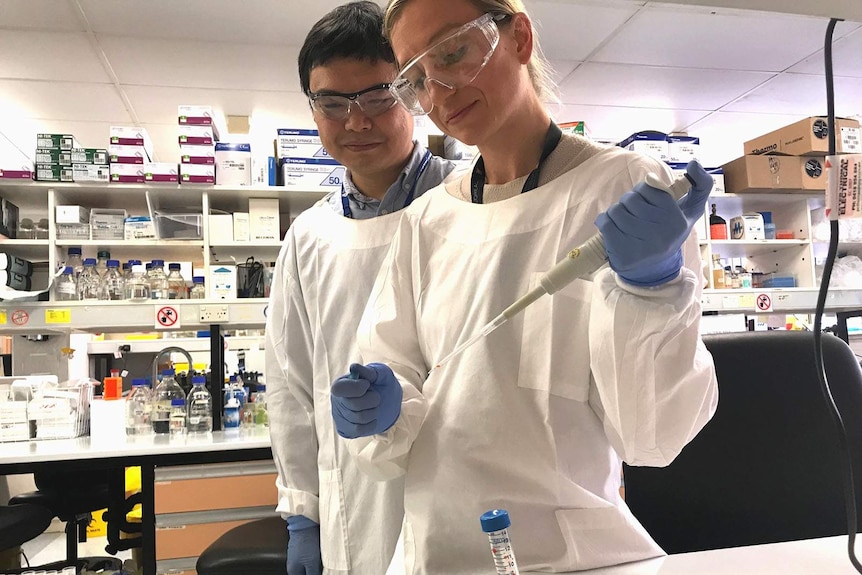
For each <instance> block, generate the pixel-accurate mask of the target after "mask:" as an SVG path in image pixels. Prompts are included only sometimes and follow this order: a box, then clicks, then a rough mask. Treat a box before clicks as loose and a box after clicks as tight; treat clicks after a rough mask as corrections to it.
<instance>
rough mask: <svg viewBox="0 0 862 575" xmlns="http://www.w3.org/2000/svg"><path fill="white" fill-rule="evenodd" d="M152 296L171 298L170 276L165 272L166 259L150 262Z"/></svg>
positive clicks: (152, 297)
mask: <svg viewBox="0 0 862 575" xmlns="http://www.w3.org/2000/svg"><path fill="white" fill-rule="evenodd" d="M150 263H151V264H152V267H150V274H149V275H150V298H151V299H169V298H170V289H169V286H168V276H167V275H166V274H165V260H153V261H152V262H150Z"/></svg>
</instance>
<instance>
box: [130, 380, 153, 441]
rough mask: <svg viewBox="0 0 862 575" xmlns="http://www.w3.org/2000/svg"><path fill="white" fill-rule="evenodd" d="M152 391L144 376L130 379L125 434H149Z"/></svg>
mask: <svg viewBox="0 0 862 575" xmlns="http://www.w3.org/2000/svg"><path fill="white" fill-rule="evenodd" d="M151 403H152V392H151V390H150V383H149V382H148V381H147V380H146V379H144V378H135V379H133V380H132V392H131V393H130V394H129V396H128V397H127V398H126V435H150V434H151V433H152V432H153V424H152V423H151V422H150V406H151Z"/></svg>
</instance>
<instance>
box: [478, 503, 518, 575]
mask: <svg viewBox="0 0 862 575" xmlns="http://www.w3.org/2000/svg"><path fill="white" fill-rule="evenodd" d="M479 522H480V523H481V524H482V531H484V532H485V533H487V534H488V541H489V542H490V543H491V555H492V556H493V557H494V567H495V568H496V570H497V575H518V562H517V561H516V560H515V552H514V551H513V550H512V540H511V539H510V538H509V526H510V525H511V524H512V522H511V521H510V520H509V512H508V511H506V510H505V509H492V510H491V511H486V512H485V513H483V514H482V516H481V517H480V518H479Z"/></svg>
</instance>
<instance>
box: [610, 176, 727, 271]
mask: <svg viewBox="0 0 862 575" xmlns="http://www.w3.org/2000/svg"><path fill="white" fill-rule="evenodd" d="M686 173H687V174H688V176H689V177H690V178H691V179H692V181H694V184H693V185H692V187H691V190H690V191H689V192H688V194H686V195H685V197H683V198H682V199H681V200H679V202H677V201H676V200H675V199H674V198H673V197H672V196H671V195H670V194H669V193H667V192H665V191H664V190H659V189H656V188H653V187H651V186H648V185H647V184H646V183H643V182H642V183H640V184H638V185H636V186H635V187H634V189H633V190H632V191H630V192H626V193H625V194H624V195H623V197H622V198H620V201H619V202H617V203H616V204H614V205H613V206H611V207H610V208H609V209H608V211H607V212H605V213H603V214H600V215H599V217H597V218H596V226H597V227H598V228H599V231H600V232H601V234H602V237H603V239H604V243H605V249H606V250H607V252H608V261H609V262H610V265H611V269H613V270H614V271H615V272H617V274H619V276H620V277H621V278H622V279H623V280H625V281H626V282H628V283H630V284H632V285H636V286H643V287H649V286H657V285H661V284H663V283H666V282H669V281H670V280H672V279H674V278H675V277H677V276H678V275H679V270H680V269H681V268H682V264H683V261H682V249H681V248H682V244H683V243H684V242H685V239H686V238H687V237H688V235H689V233H690V232H691V228H692V226H694V224H695V222H696V221H697V220H698V219H699V218H700V217H701V216H703V215H704V206H705V205H706V200H707V198H708V197H709V192H710V191H711V190H712V186H713V179H712V176H711V175H710V174H708V173H707V172H706V171H705V170H704V169H703V167H701V165H700V164H699V163H697V162H696V161H691V162H689V164H688V166H687V167H686Z"/></svg>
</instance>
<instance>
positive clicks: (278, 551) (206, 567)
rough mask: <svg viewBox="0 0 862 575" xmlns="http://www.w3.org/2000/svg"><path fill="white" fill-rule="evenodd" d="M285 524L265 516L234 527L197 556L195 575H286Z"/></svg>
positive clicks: (277, 518) (278, 518)
mask: <svg viewBox="0 0 862 575" xmlns="http://www.w3.org/2000/svg"><path fill="white" fill-rule="evenodd" d="M288 539H289V536H288V533H287V523H285V521H284V519H282V518H281V517H267V518H266V519H258V520H256V521H250V522H248V523H244V524H242V525H239V526H237V527H234V528H233V529H231V530H230V531H228V532H227V533H225V534H224V535H222V536H221V537H219V538H218V539H216V540H215V541H213V542H212V543H211V544H210V546H209V547H207V548H206V549H205V550H204V551H203V553H201V555H200V557H198V561H197V565H196V566H195V571H197V574H198V575H287V541H288Z"/></svg>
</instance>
